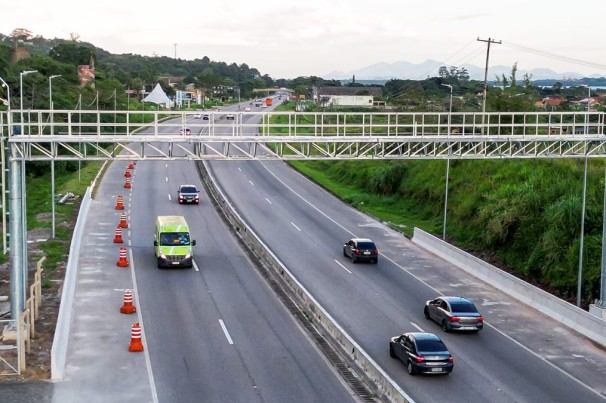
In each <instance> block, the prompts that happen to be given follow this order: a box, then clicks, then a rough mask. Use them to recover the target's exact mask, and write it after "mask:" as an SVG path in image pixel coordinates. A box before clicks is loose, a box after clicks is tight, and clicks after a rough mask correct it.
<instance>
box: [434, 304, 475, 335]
mask: <svg viewBox="0 0 606 403" xmlns="http://www.w3.org/2000/svg"><path fill="white" fill-rule="evenodd" d="M423 313H424V314H425V317H426V318H427V319H431V320H433V321H435V322H437V323H439V324H440V326H442V330H443V331H445V332H449V331H451V330H470V331H473V332H477V331H480V330H482V329H483V328H484V318H483V317H482V315H480V312H478V309H477V308H476V306H475V305H474V304H473V302H471V301H470V300H468V299H466V298H463V297H438V298H436V299H433V300H431V301H427V302H426V303H425V308H424V309H423Z"/></svg>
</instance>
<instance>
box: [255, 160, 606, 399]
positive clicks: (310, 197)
mask: <svg viewBox="0 0 606 403" xmlns="http://www.w3.org/2000/svg"><path fill="white" fill-rule="evenodd" d="M283 168H284V164H283V163H281V162H279V161H271V162H263V163H261V164H258V165H255V166H252V167H251V169H250V170H244V172H245V173H248V174H249V176H250V177H254V175H253V174H252V173H256V174H259V172H263V169H264V170H265V171H266V172H265V174H264V175H262V176H264V177H268V178H270V181H271V190H268V191H271V192H273V193H274V194H276V195H279V194H280V193H286V192H285V191H282V192H280V191H279V190H277V189H276V183H283V184H284V185H285V186H288V189H291V190H289V191H290V192H291V193H292V192H296V193H297V195H298V196H299V197H300V198H301V199H303V200H304V201H305V203H307V204H308V205H309V206H310V208H311V209H314V210H315V209H316V208H317V206H321V209H319V208H318V210H317V211H318V214H320V215H324V214H325V217H326V218H327V220H333V219H334V222H335V225H341V223H349V222H351V223H355V224H354V225H351V226H349V228H352V231H353V232H355V233H356V235H362V236H368V237H370V238H372V239H374V240H375V241H376V242H377V245H378V247H379V249H380V254H381V255H384V256H385V257H388V258H390V259H392V260H393V261H394V262H396V263H398V264H399V265H400V266H401V267H402V268H403V269H405V270H407V271H409V272H410V273H412V274H413V275H414V276H415V277H417V278H419V279H420V280H421V281H425V282H426V283H427V284H429V285H431V286H433V288H434V289H435V290H436V292H435V295H431V296H430V297H429V298H427V299H431V298H434V297H435V296H436V295H437V294H440V293H442V294H443V295H463V296H466V297H468V298H470V299H472V300H473V301H475V302H476V304H477V305H478V307H479V309H480V310H481V312H482V314H483V315H484V316H485V318H486V319H487V323H490V324H491V325H492V326H495V327H497V328H498V329H499V330H500V331H502V332H504V333H506V334H507V335H508V336H509V337H511V338H512V339H514V340H516V342H519V343H521V344H522V345H524V346H525V347H526V348H528V349H529V351H531V352H532V353H533V354H537V355H538V356H540V357H541V358H542V359H545V360H548V361H549V362H551V363H553V364H554V365H556V366H557V367H558V368H560V369H562V370H565V371H566V372H568V373H570V374H571V375H573V376H574V377H575V378H576V379H581V380H583V383H585V384H587V385H589V386H590V387H591V388H592V389H594V390H596V391H598V392H599V393H602V394H603V395H606V385H605V384H604V382H603V379H604V377H605V376H606V353H605V351H604V348H603V347H602V346H597V345H595V343H593V342H592V341H590V340H588V339H587V338H586V337H584V336H582V335H580V334H578V333H577V332H575V331H574V330H572V329H570V328H569V327H567V326H564V325H562V324H561V323H560V322H558V321H556V320H554V319H552V318H550V317H547V316H546V315H544V314H542V313H540V312H538V311H536V310H535V309H529V307H528V306H527V305H525V304H523V303H521V302H519V301H517V300H516V299H514V298H511V297H510V296H509V295H507V294H505V293H503V292H501V291H498V290H497V289H495V288H494V287H492V286H491V285H489V284H486V283H484V282H482V281H480V280H478V279H477V278H475V277H473V276H471V275H469V274H467V273H466V272H464V271H462V270H460V269H459V268H457V267H456V266H454V265H452V264H451V263H449V262H446V261H444V260H442V259H440V258H437V257H436V256H435V255H433V254H431V253H429V252H427V251H426V250H424V249H422V248H419V247H418V246H417V245H415V244H413V243H412V242H411V241H409V240H408V239H406V238H405V237H403V236H401V234H399V233H398V232H396V231H393V230H391V229H390V228H387V227H386V226H385V225H383V224H382V223H379V222H377V221H376V220H373V219H371V218H370V217H368V216H366V215H364V214H361V213H360V212H358V211H357V210H354V213H353V214H354V215H357V217H358V218H359V220H357V221H356V220H352V219H351V214H347V216H345V217H344V216H343V211H345V212H346V213H347V212H348V211H349V210H350V208H349V206H344V205H343V204H342V203H340V202H339V201H338V200H337V199H336V198H335V197H334V196H332V195H331V194H329V193H328V192H326V191H323V190H322V189H321V188H320V187H318V186H317V185H312V186H303V185H301V184H300V183H299V182H307V180H306V179H305V178H304V177H303V176H302V175H301V174H299V173H298V172H296V171H295V170H293V169H283ZM289 200H291V198H289ZM344 225H345V224H344Z"/></svg>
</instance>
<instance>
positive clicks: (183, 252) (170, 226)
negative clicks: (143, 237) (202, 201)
mask: <svg viewBox="0 0 606 403" xmlns="http://www.w3.org/2000/svg"><path fill="white" fill-rule="evenodd" d="M195 245H196V241H195V240H192V239H191V235H190V233H189V226H188V225H187V222H186V221H185V218H183V217H182V216H173V215H170V216H158V218H157V219H156V233H155V235H154V250H155V253H156V258H157V259H158V267H159V268H162V267H192V266H193V256H194V251H193V249H192V246H195Z"/></svg>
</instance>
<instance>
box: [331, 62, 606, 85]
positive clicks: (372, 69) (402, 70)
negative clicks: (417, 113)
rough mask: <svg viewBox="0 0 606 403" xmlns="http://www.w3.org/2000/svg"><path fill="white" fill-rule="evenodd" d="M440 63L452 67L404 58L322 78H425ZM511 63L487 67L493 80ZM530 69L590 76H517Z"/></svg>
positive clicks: (476, 72)
mask: <svg viewBox="0 0 606 403" xmlns="http://www.w3.org/2000/svg"><path fill="white" fill-rule="evenodd" d="M441 66H446V67H447V68H450V65H448V64H447V63H442V62H439V61H437V60H431V59H428V60H426V61H425V62H423V63H420V64H414V63H409V62H405V61H401V62H395V63H384V62H381V63H376V64H372V65H370V66H366V67H362V68H359V69H356V70H351V71H333V72H331V73H328V74H326V75H325V76H323V77H322V78H324V79H328V80H345V79H351V78H352V77H353V76H354V75H355V77H356V80H391V79H404V80H406V79H408V80H424V79H425V78H427V77H436V76H437V75H438V69H439V68H440V67H441ZM511 67H512V66H502V65H501V66H490V67H489V69H488V80H489V81H493V80H494V79H495V77H497V76H498V77H499V78H500V77H502V76H503V75H505V77H509V76H510V75H511ZM457 68H458V69H461V68H466V69H467V72H468V73H469V77H470V78H471V79H472V80H484V67H478V66H474V65H471V64H464V65H462V66H457ZM526 73H528V74H529V75H530V76H531V80H532V81H534V80H548V79H556V80H568V79H572V80H577V79H582V78H585V77H587V76H585V75H583V74H579V73H575V72H572V71H567V72H564V73H557V72H555V71H553V70H550V69H545V68H537V69H532V70H522V69H519V70H518V71H517V72H516V78H517V79H518V80H522V79H523V78H524V75H525V74H526ZM589 77H593V78H599V77H603V75H602V76H600V75H599V74H594V75H591V76H589Z"/></svg>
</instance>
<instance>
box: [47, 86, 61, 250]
mask: <svg viewBox="0 0 606 403" xmlns="http://www.w3.org/2000/svg"><path fill="white" fill-rule="evenodd" d="M57 77H61V74H57V75H53V76H50V77H49V78H48V102H49V108H50V133H51V136H52V135H54V134H55V116H54V114H53V108H54V105H53V84H52V83H53V78H57ZM51 210H52V214H51V216H52V226H51V227H52V232H51V238H55V160H52V161H51Z"/></svg>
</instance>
